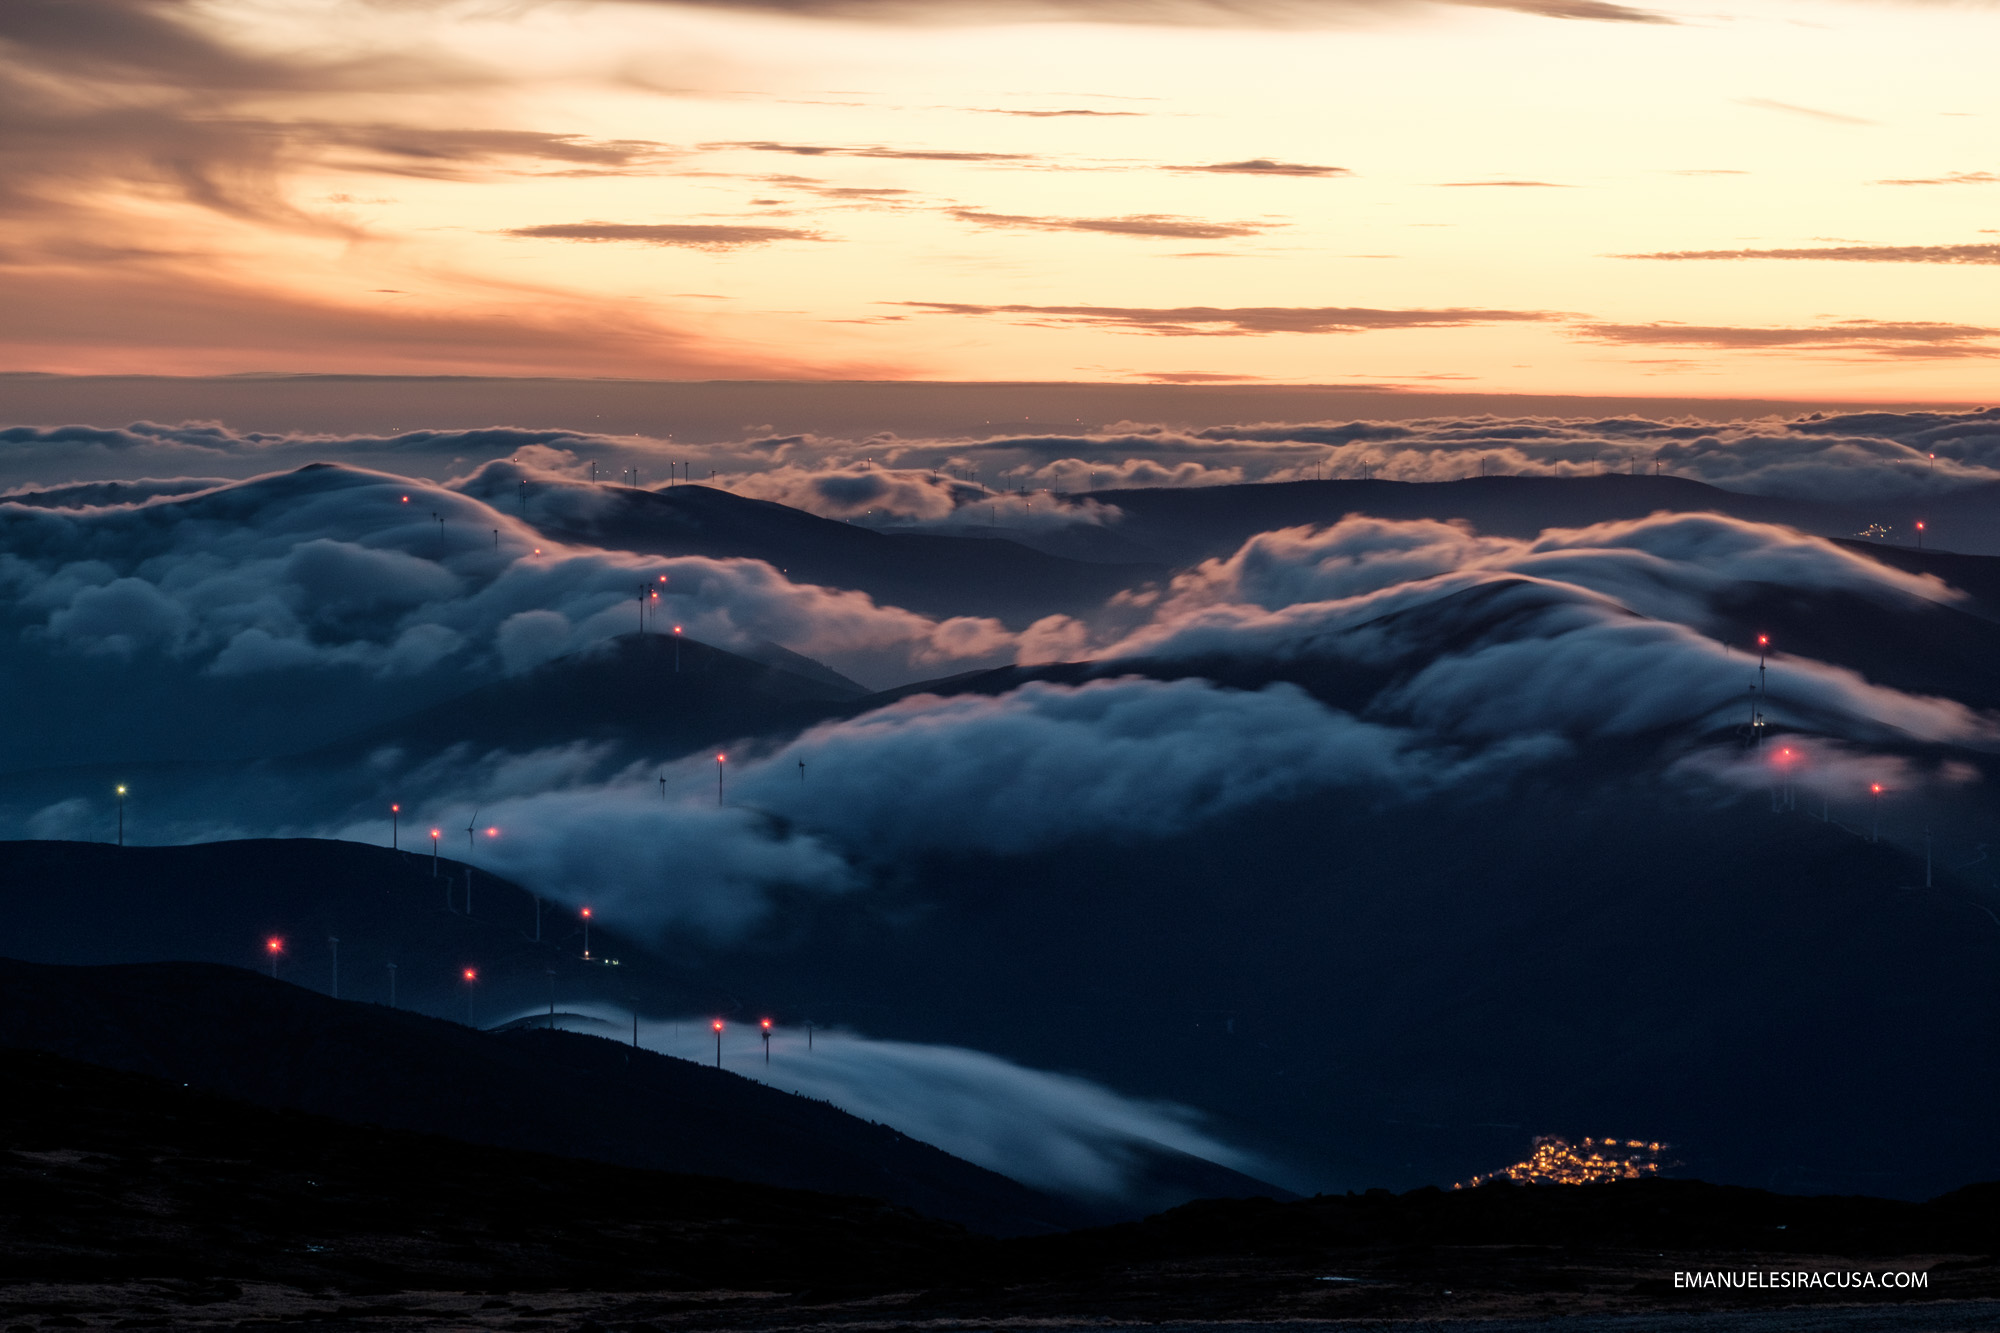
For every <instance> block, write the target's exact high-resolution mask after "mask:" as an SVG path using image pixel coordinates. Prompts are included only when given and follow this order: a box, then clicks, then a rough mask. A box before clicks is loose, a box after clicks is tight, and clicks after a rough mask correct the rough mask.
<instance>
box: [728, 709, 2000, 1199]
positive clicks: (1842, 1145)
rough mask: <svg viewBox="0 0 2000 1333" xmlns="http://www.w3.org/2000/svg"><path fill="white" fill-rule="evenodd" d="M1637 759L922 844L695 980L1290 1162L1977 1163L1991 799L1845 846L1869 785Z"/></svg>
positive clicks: (1372, 1172) (1330, 1173) (1989, 1160)
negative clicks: (1156, 830)
mask: <svg viewBox="0 0 2000 1333" xmlns="http://www.w3.org/2000/svg"><path fill="white" fill-rule="evenodd" d="M1667 767H1668V764H1667V763H1666V762H1663V761H1662V760H1661V758H1660V757H1659V756H1658V753H1657V750H1656V749H1655V747H1654V746H1652V745H1650V744H1649V745H1647V746H1645V747H1643V749H1634V748H1632V747H1624V746H1619V745H1615V744H1611V743H1604V742H1599V743H1594V744H1591V745H1590V746H1588V747H1587V748H1586V749H1585V750H1584V752H1583V753H1581V754H1579V755H1578V756H1577V757H1575V758H1574V759H1573V760H1570V761H1566V762H1565V763H1563V764H1562V765H1560V766H1552V767H1550V768H1547V769H1544V770H1542V771H1538V772H1535V773H1533V774H1531V775H1529V776H1527V777H1524V778H1522V779H1520V780H1518V781H1516V782H1512V783H1500V782H1496V783H1488V784H1484V785H1483V786H1482V787H1481V788H1480V789H1478V790H1474V791H1459V792H1455V793H1453V794H1451V795H1450V796H1449V797H1447V798H1445V799H1439V800H1433V801H1422V802H1416V803H1408V804H1406V803H1401V802H1398V801H1396V800H1394V799H1391V798H1389V797H1387V796H1386V795H1377V794H1372V793H1367V792H1358V791H1352V790H1348V791H1337V792H1322V793H1315V794H1312V795H1308V796H1301V797H1299V798H1295V799H1289V800H1275V799H1274V800H1270V801H1267V802H1265V803H1263V804H1261V805H1259V806H1258V807H1256V808H1253V809H1246V810H1242V811H1239V812H1237V813H1234V814H1230V815H1227V816H1223V817H1219V818H1215V819H1212V820H1209V821H1207V822H1205V823H1203V824H1200V825H1198V826H1196V827H1193V828H1190V829H1188V830H1186V831H1184V832H1179V833H1177V834H1175V835H1173V836H1169V837H1164V838H1159V839H1144V840H1141V839H1098V840H1090V841H1085V840H1078V841H1075V842H1067V843H1062V844H1059V845H1055V846H1051V847H1049V848H1047V849H1045V850H1042V851H1038V852H1036V853H1033V854H1027V855H1009V856H996V855H990V854H977V853H973V852H967V853H965V854H962V855H959V854H950V853H938V854H934V855H931V856H929V857H926V858H925V859H924V860H923V862H922V863H921V865H920V866H919V867H918V868H916V869H914V870H913V871H911V872H910V873H908V874H907V875H905V876H903V877H902V878H901V879H900V880H899V881H897V882H896V883H893V884H884V885H880V886H877V887H875V888H873V889H870V890H869V891H867V892H864V893H858V894H854V895H849V896H847V897H844V898H841V899H838V900H818V901H809V900H804V899H801V900H800V901H798V902H796V903H794V904H793V905H792V906H791V908H790V910H789V911H788V912H787V913H786V915H785V920H784V927H783V930H782V931H779V930H775V929H774V930H773V931H771V932H770V933H769V934H768V935H767V936H766V937H763V938H756V939H752V940H748V941H745V942H744V943H742V944H740V945H737V946H734V947H732V948H729V949H726V950H720V951H717V952H716V953H714V954H713V955H712V956H711V957H709V958H707V959H705V960H703V962H702V965H701V967H700V969H699V970H696V969H695V968H694V967H693V966H692V965H690V967H689V976H690V978H691V979H693V978H695V977H699V976H704V975H713V976H721V975H727V976H730V977H732V978H735V979H736V980H737V982H738V984H741V985H743V986H745V987H747V988H750V989H753V990H754V991H755V992H756V993H758V994H762V995H770V996H774V997H776V998H775V1001H774V1002H775V1003H777V1004H780V1005H783V1006H785V1007H786V1008H788V1009H790V1008H795V1007H796V1008H804V1007H808V1006H809V1007H810V1008H811V1010H812V1012H814V1013H818V1014H826V1015H830V1016H834V1017H835V1018H837V1019H838V1020H841V1021H849V1022H853V1023H856V1024H858V1025H861V1026H864V1027H866V1028H868V1029H869V1030H870V1031H872V1032H876V1033H880V1034H881V1035H884V1036H894V1037H900V1038H906V1039H909V1040H918V1041H938V1040H950V1041H956V1042H962V1043H965V1044H968V1045H972V1046H976V1047H979V1048H981V1049H986V1050H993V1051H997V1052H999V1053H1001V1054H1004V1055H1007V1056H1009V1057H1010V1058H1013V1059H1016V1060H1020V1061H1023V1062H1025V1063H1028V1064H1032V1065H1037V1066H1041V1067H1057V1068H1070V1069H1077V1070H1080V1071H1085V1072H1088V1073H1090V1074H1091V1075H1092V1076H1094V1077H1097V1078H1100V1079H1104V1080H1106V1081H1109V1082H1111V1083H1113V1084H1114V1085H1116V1086H1118V1087H1120V1088H1122V1089H1126V1090H1128V1091H1131V1092H1135V1093H1140V1094H1147V1095H1154V1096H1159V1097H1163V1098H1168V1099H1172V1100H1177V1101H1181V1102H1184V1103H1187V1104H1191V1105H1195V1106H1199V1107H1202V1108H1203V1109H1204V1110H1207V1111H1210V1112H1213V1113H1215V1114H1216V1115H1218V1116H1219V1117H1220V1118H1221V1120H1222V1123H1223V1124H1225V1125H1226V1126H1228V1127H1229V1129H1230V1131H1231V1132H1232V1133H1235V1134H1238V1135H1242V1136H1246V1137H1248V1139H1249V1144H1250V1146H1252V1147H1255V1148H1259V1149H1262V1150H1264V1151H1266V1152H1268V1153H1270V1154H1272V1155H1273V1156H1276V1157H1278V1158H1280V1159H1281V1160H1286V1161H1288V1162H1289V1163H1291V1164H1292V1165H1293V1167H1294V1168H1295V1169H1296V1170H1297V1172H1298V1176H1299V1178H1302V1179H1305V1180H1309V1181H1312V1182H1314V1183H1315V1185H1316V1186H1317V1187H1319V1188H1350V1187H1357V1186H1360V1185H1366V1184H1377V1183H1379V1184H1386V1185H1391V1186H1396V1187H1405V1186H1409V1185H1415V1184H1420V1183H1425V1182H1431V1183H1438V1182H1445V1181H1450V1180H1454V1179H1465V1178H1467V1177H1469V1176H1471V1175H1473V1174H1474V1173H1476V1172H1478V1171H1480V1170H1486V1169H1491V1166H1492V1164H1494V1163H1497V1162H1503V1161H1509V1160H1514V1159H1516V1158H1518V1157H1520V1156H1521V1155H1523V1154H1524V1153H1525V1151H1526V1149H1527V1144H1528V1140H1529V1139H1530V1137H1531V1136H1533V1135H1535V1134H1541V1133H1565V1134H1569V1135H1573V1136H1576V1137H1579V1138H1580V1137H1582V1136H1584V1135H1588V1134H1600V1135H1601V1134H1616V1135H1622V1136H1631V1137H1643V1138H1648V1139H1661V1140H1665V1141H1669V1142H1672V1143H1674V1144H1676V1145H1677V1147H1678V1149H1679V1151H1680V1154H1681V1156H1682V1159H1683V1160H1684V1161H1686V1162H1687V1163H1688V1164H1689V1167H1690V1169H1691V1170H1693V1171H1697V1172H1699V1173H1700V1174H1702V1175H1703V1176H1705V1177H1707V1178H1710V1179H1718V1180H1722V1181H1725V1182H1730V1183H1738V1184H1756V1185H1762V1186H1770V1187H1776V1188H1782V1189H1795V1190H1806V1191H1810V1190H1842V1191H1864V1192H1870V1193H1885V1194H1895V1195H1898V1196H1902V1197H1922V1196H1924V1195H1927V1194H1932V1193H1936V1192H1938V1191H1939V1190H1942V1189H1948V1188H1952V1187H1955V1186H1957V1185H1960V1184H1964V1183H1966V1182H1967V1181H1969V1180H1972V1179H1980V1178H1987V1177H1992V1176H1995V1175H2000V1148H1996V1147H1995V1145H1994V1142H1993V1139H1992V1135H1991V1133H1990V1132H1989V1126H1988V1119H1987V1115H1986V1111H1985V1109H1984V1108H1985V1107H1987V1106H1988V1105H1990V1104H1991V1102H1992V1100H1993V1098H1994V1097H1996V1096H2000V1067H1996V1065H1995V1063H1994V1062H1993V1061H1992V1060H1991V1059H1990V1058H1988V1057H1987V1056H1986V1055H1984V1054H1982V1052H1984V1051H1986V1050H1987V1049H1988V1044H1989V1043H1988V1038H1987V1036H1986V1034H1987V1033H1988V1032H1989V1030H1990V1029H1991V1028H1992V1027H1993V1026H1995V1025H1996V1024H2000V994H1996V991H1995V988H1994V986H1993V984H1992V977H1993V976H1994V975H1995V974H1996V973H2000V916H1997V915H1996V914H2000V891H1996V889H1995V887H1994V885H1993V882H1992V863H1991V861H1990V859H1988V858H1986V857H1985V854H1984V851H1983V849H1982V848H1981V847H1980V846H1979V844H1982V843H1987V842H1991V841H1995V840H2000V830H1996V829H1995V828H1994V821H1993V817H1992V813H1991V811H1989V810H1985V809H1982V808H1976V807H1971V806H1965V805H1959V806H1952V805H1949V804H1947V803H1946V802H1945V801H1944V799H1942V798H1940V800H1939V801H1938V803H1937V804H1936V805H1934V806H1933V807H1932V808H1930V809H1929V810H1922V809H1916V808H1912V807H1911V805H1910V803H1909V802H1907V801H1905V800H1902V799H1897V798H1894V797H1892V798H1889V799H1886V800H1885V801H1884V809H1883V814H1882V826H1883V834H1884V837H1883V840H1882V841H1881V842H1880V843H1872V842H1870V841H1869V840H1868V838H1867V836H1866V835H1867V833H1868V831H1869V825H1868V821H1869V817H1870V816H1869V811H1868V809H1867V797H1866V794H1865V792H1864V791H1856V792H1854V793H1853V794H1852V795H1851V796H1848V797H1847V798H1845V799H1842V798H1841V797H1840V796H1838V795H1836V796H1835V797H1834V799H1833V800H1832V802H1831V807H1830V810H1829V812H1828V813H1829V814H1830V815H1831V816H1832V819H1833V820H1834V821H1843V820H1844V821H1846V827H1842V826H1841V825H1840V823H1838V822H1829V823H1822V822H1821V820H1820V819H1819V818H1818V815H1819V813H1820V811H1819V808H1818V803H1817V801H1807V800H1801V802H1800V806H1801V807H1802V808H1801V809H1799V810H1796V811H1787V812H1774V811H1773V810H1772V809H1771V800H1770V799H1769V797H1768V796H1767V795H1766V794H1765V793H1764V792H1751V793H1747V794H1744V795H1741V796H1732V795H1730V794H1729V793H1728V792H1727V791H1725V790H1722V789H1718V788H1714V787H1709V786H1707V785H1705V784H1702V783H1700V782H1698V781H1694V780H1692V779H1690V778H1688V777H1685V776H1679V775H1670V774H1669V773H1668V772H1663V771H1662V770H1663V769H1665V768H1667ZM1927 823H1928V824H1930V825H1931V826H1932V827H1933V829H1934V832H1935V841H1934V852H1935V857H1936V863H1935V866H1934V870H1933V874H1932V875H1931V877H1930V880H1929V882H1928V883H1927V878H1926V871H1925V865H1924V860H1923V849H1924V845H1925V844H1924V831H1925V825H1926V824H1927ZM1857 829H1858V830H1859V832H1858V833H1857V832H1856V831H1855V830H1857ZM1891 839H1894V841H1893V842H1892V841H1891ZM1954 867H1963V869H1962V870H1954V869H1953V868H1954ZM1933 885H1934V887H1933ZM710 969H714V971H713V972H711V971H710Z"/></svg>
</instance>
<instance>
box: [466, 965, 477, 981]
mask: <svg viewBox="0 0 2000 1333" xmlns="http://www.w3.org/2000/svg"><path fill="white" fill-rule="evenodd" d="M465 979H466V980H467V981H477V980H479V974H478V973H477V972H475V971H473V970H472V969H471V968H469V967H468V968H466V969H465Z"/></svg>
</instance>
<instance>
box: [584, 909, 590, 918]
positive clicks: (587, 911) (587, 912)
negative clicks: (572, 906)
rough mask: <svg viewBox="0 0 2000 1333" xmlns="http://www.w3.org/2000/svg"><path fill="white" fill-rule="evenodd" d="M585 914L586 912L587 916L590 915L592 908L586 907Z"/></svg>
mask: <svg viewBox="0 0 2000 1333" xmlns="http://www.w3.org/2000/svg"><path fill="white" fill-rule="evenodd" d="M583 914H584V915H585V916H586V917H587V916H589V915H590V909H589V908H588V907H586V908H584V909H583Z"/></svg>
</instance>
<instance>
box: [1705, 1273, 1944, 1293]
mask: <svg viewBox="0 0 2000 1333" xmlns="http://www.w3.org/2000/svg"><path fill="white" fill-rule="evenodd" d="M1930 1277H1931V1275H1930V1274H1929V1273H1925V1272H1920V1271H1918V1270H1915V1269H1909V1270H1902V1269H1890V1270H1888V1271H1887V1272H1881V1273H1873V1272H1857V1271H1853V1270H1843V1271H1835V1272H1821V1271H1819V1270H1817V1269H1809V1268H1775V1269H1768V1270H1766V1269H1750V1270H1747V1271H1742V1272H1721V1271H1715V1270H1710V1271H1706V1272H1693V1273H1684V1272H1678V1271H1677V1272H1675V1274H1674V1287H1675V1289H1676V1290H1679V1289H1681V1288H1690V1289H1712V1290H1723V1289H1728V1290H1743V1289H1745V1288H1750V1289H1756V1288H1767V1289H1784V1290H1809V1289H1813V1288H1820V1289H1824V1290H1839V1291H1869V1290H1875V1291H1881V1290H1884V1289H1887V1290H1892V1291H1919V1290H1922V1289H1924V1288H1927V1287H1929V1286H1930Z"/></svg>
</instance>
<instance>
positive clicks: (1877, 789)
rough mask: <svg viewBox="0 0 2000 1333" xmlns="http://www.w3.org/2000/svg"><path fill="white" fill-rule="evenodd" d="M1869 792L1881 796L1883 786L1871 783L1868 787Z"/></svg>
mask: <svg viewBox="0 0 2000 1333" xmlns="http://www.w3.org/2000/svg"><path fill="white" fill-rule="evenodd" d="M1868 790H1869V791H1871V792H1873V793H1874V794H1875V795H1877V796H1880V795H1881V794H1882V784H1881V783H1879V782H1873V783H1870V784H1869V785H1868Z"/></svg>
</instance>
